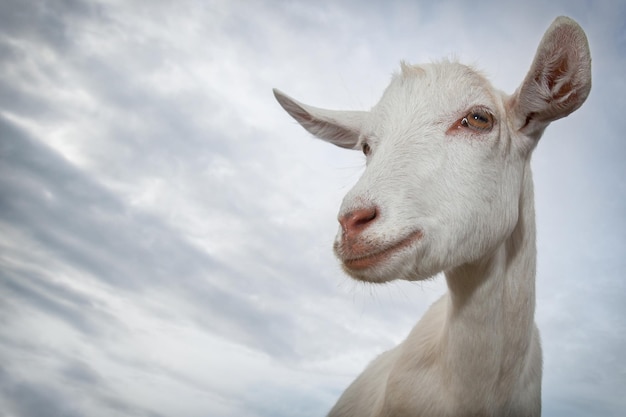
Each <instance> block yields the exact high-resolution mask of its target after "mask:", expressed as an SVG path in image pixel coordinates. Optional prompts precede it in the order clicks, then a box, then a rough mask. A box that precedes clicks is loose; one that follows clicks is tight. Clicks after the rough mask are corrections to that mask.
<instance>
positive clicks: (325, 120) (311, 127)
mask: <svg viewBox="0 0 626 417" xmlns="http://www.w3.org/2000/svg"><path fill="white" fill-rule="evenodd" d="M274 96H275V97H276V100H278V103H280V105H281V106H282V107H283V109H285V111H287V113H289V114H290V115H291V117H293V118H294V119H296V121H297V122H298V123H300V125H301V126H302V127H303V128H305V129H306V130H308V131H309V132H310V133H312V134H313V135H315V136H317V137H318V138H320V139H322V140H325V141H326V142H330V143H332V144H334V145H337V146H340V147H342V148H348V149H356V146H357V143H358V141H359V135H360V133H361V127H362V125H363V121H364V120H365V117H366V116H367V114H368V112H364V111H341V110H326V109H320V108H318V107H313V106H307V105H305V104H302V103H300V102H299V101H297V100H294V99H293V98H291V97H289V96H288V95H287V94H285V93H283V92H281V91H280V90H277V89H274Z"/></svg>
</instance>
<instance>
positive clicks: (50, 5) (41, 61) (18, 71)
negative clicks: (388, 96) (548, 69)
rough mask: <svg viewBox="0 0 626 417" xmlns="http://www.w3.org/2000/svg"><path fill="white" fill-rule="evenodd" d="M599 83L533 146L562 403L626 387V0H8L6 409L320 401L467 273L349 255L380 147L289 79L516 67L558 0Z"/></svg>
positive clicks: (546, 396)
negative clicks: (368, 150)
mask: <svg viewBox="0 0 626 417" xmlns="http://www.w3.org/2000/svg"><path fill="white" fill-rule="evenodd" d="M562 14H564V15H568V16H570V17H572V18H574V19H575V20H577V21H578V22H579V23H580V24H581V26H582V27H583V28H584V29H585V31H586V32H587V35H588V37H589V42H590V46H591V52H592V57H593V88H592V92H591V95H590V97H589V99H588V100H587V102H586V103H585V105H584V106H583V107H582V108H581V109H580V110H579V111H577V112H576V113H574V114H572V115H571V116H570V117H568V118H567V119H564V120H561V121H558V122H556V123H554V124H553V125H552V126H550V127H549V128H548V130H547V131H546V134H545V135H544V137H543V138H542V140H541V143H540V144H539V146H538V148H537V150H536V152H535V155H534V158H533V169H534V174H535V189H536V204H537V226H538V249H539V256H538V261H539V262H538V274H537V289H538V298H537V317H536V319H537V323H538V325H539V327H540V330H541V333H542V339H543V348H544V361H545V363H544V379H543V407H544V414H543V415H545V416H555V417H557V416H589V415H593V416H622V415H624V413H626V397H624V395H623V393H624V392H626V362H625V361H624V359H623V356H624V352H626V314H625V313H626V307H625V306H626V283H625V282H624V276H626V256H625V254H626V224H625V223H626V220H625V218H626V217H625V216H624V214H625V213H626V182H625V181H626V180H625V178H626V165H625V164H624V163H623V157H624V155H626V143H625V141H624V140H623V136H624V135H623V127H622V123H623V119H624V112H625V111H626V81H624V74H625V73H626V26H625V24H624V22H625V21H626V4H625V3H624V2H622V1H599V2H589V1H554V2H542V1H530V2H523V4H522V3H521V2H520V3H519V4H512V5H507V4H504V3H503V2H496V1H485V2H481V1H478V2H420V1H415V2H408V1H391V2H357V1H352V2H324V1H320V2H306V1H302V2H298V1H294V2H280V1H254V2H252V1H249V2H246V1H187V0H185V1H179V2H166V1H150V2H142V1H106V2H105V1H89V2H86V1H81V0H67V1H58V2H52V1H50V2H47V1H46V2H37V1H21V0H15V1H11V0H5V1H3V2H2V3H0V64H1V65H0V294H2V295H1V297H2V301H1V302H0V322H1V323H2V325H1V326H0V410H2V412H1V413H0V415H2V416H5V415H6V416H20V417H31V416H33V417H34V416H37V417H39V416H42V415H46V416H50V417H55V416H117V415H119V416H155V417H156V416H159V417H160V416H182V415H184V416H252V417H254V416H274V417H280V416H292V417H293V416H303V417H304V416H320V415H325V413H326V412H327V411H328V409H329V408H330V407H331V405H332V404H333V403H334V401H336V399H337V397H338V396H339V394H340V393H341V392H342V391H343V389H344V388H345V387H346V386H347V384H348V383H349V382H350V381H351V380H353V379H354V377H355V376H356V375H357V374H358V373H359V372H360V371H361V370H362V369H363V368H364V367H365V365H366V364H367V363H368V362H369V361H370V360H371V359H372V358H374V357H375V356H376V355H377V354H378V353H380V352H382V351H384V350H386V349H389V348H390V347H392V346H394V345H396V344H397V343H399V342H400V341H401V340H403V339H404V337H405V336H406V335H407V333H408V332H409V330H410V329H411V327H412V326H413V324H414V323H415V322H416V321H417V320H418V319H419V317H420V316H421V314H422V313H423V312H424V311H425V309H426V308H427V307H428V306H429V305H430V303H432V302H433V301H434V300H436V299H437V298H439V296H440V295H441V294H442V293H443V292H444V291H445V285H444V283H443V282H442V280H441V279H438V280H433V281H429V282H422V283H392V284H389V285H384V286H368V285H364V284H360V283H355V282H353V281H351V280H350V279H348V278H347V277H346V276H345V275H344V274H343V273H342V272H341V269H340V268H339V266H338V263H337V261H336V260H335V259H334V258H333V255H332V250H331V245H332V239H333V236H334V234H335V232H336V228H337V225H336V212H337V210H338V207H339V204H340V201H341V198H342V197H343V195H344V194H345V193H346V192H347V191H348V190H349V189H350V187H351V186H352V184H354V183H355V182H356V180H357V179H358V177H359V175H360V173H361V172H362V170H363V167H364V160H363V157H362V155H360V154H359V153H353V152H350V151H346V150H342V149H339V148H335V147H332V146H329V145H327V144H325V143H322V142H321V141H316V140H314V139H312V138H311V137H310V136H309V135H308V134H307V133H306V132H305V131H304V130H302V129H301V128H300V127H299V126H297V125H296V124H295V123H294V122H293V121H292V120H291V119H290V118H289V117H288V116H287V115H286V114H285V113H284V112H283V111H282V109H281V108H280V107H279V106H278V104H277V103H276V102H275V101H274V98H273V96H272V93H271V89H272V88H273V87H278V88H280V89H282V90H284V91H286V92H287V93H289V94H291V95H293V96H294V97H297V98H298V99H300V100H302V101H304V102H307V103H310V104H313V105H316V106H320V107H329V108H345V109H367V108H369V107H371V106H372V105H373V104H375V103H376V101H377V100H378V98H379V97H380V95H381V93H382V91H383V89H384V88H385V87H386V85H387V83H388V81H389V79H390V75H391V73H392V72H394V71H396V70H397V69H398V68H399V62H400V60H406V61H408V62H410V63H420V62H429V61H432V60H437V59H440V58H445V57H455V58H458V59H459V60H460V61H462V62H465V63H468V64H472V65H475V66H477V67H478V68H479V69H481V70H482V71H483V72H484V73H485V74H487V76H488V77H489V78H490V79H491V80H492V82H493V84H494V85H495V86H497V87H498V88H501V89H502V90H504V91H506V92H509V93H511V92H513V91H514V90H515V88H516V87H517V86H518V85H519V83H520V82H521V80H522V79H523V77H524V75H525V73H526V71H527V69H528V67H529V66H530V63H531V61H532V58H533V56H534V52H535V49H536V47H537V44H538V42H539V40H540V39H541V36H542V35H543V32H544V31H545V29H546V28H547V27H548V26H549V24H550V22H551V21H552V20H553V19H554V18H555V17H556V16H558V15H562Z"/></svg>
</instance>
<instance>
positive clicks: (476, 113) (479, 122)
mask: <svg viewBox="0 0 626 417" xmlns="http://www.w3.org/2000/svg"><path fill="white" fill-rule="evenodd" d="M461 125H462V126H464V127H468V128H470V129H473V130H477V131H479V132H487V131H489V130H491V128H492V127H493V116H492V115H491V113H489V112H488V111H486V110H483V109H474V110H472V111H470V112H469V113H468V114H467V115H465V117H464V118H462V119H461Z"/></svg>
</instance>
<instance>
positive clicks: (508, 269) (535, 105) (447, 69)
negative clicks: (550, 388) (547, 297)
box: [274, 17, 591, 417]
mask: <svg viewBox="0 0 626 417" xmlns="http://www.w3.org/2000/svg"><path fill="white" fill-rule="evenodd" d="M590 89H591V57H590V51H589V45H588V42H587V38H586V36H585V33H584V31H583V30H582V28H581V27H580V26H579V25H578V24H577V23H576V22H575V21H573V20H572V19H570V18H567V17H558V18H557V19H556V20H555V21H554V22H553V23H552V25H551V26H550V27H549V28H548V30H547V31H546V33H545V35H544V37H543V39H542V41H541V43H540V45H539V47H538V49H537V52H536V55H535V59H534V61H533V63H532V65H531V67H530V71H529V72H528V74H527V76H526V77H525V79H524V80H523V82H522V84H521V85H520V87H519V88H518V89H517V90H516V91H515V93H514V94H513V95H511V96H508V95H506V94H504V93H502V92H500V91H498V90H496V89H494V88H493V87H492V86H491V84H490V83H489V82H488V81H487V80H486V79H485V78H484V77H483V76H482V75H481V74H479V73H478V72H477V71H475V70H474V69H472V68H470V67H468V66H465V65H462V64H460V63H456V62H450V61H442V62H438V63H431V64H426V65H419V66H413V65H408V64H405V63H402V65H401V71H400V72H399V73H398V74H395V75H394V76H393V78H392V81H391V83H390V85H389V86H388V87H387V89H386V90H385V92H384V94H383V96H382V98H381V99H380V101H379V102H378V104H377V105H376V106H374V107H373V108H372V109H371V110H370V111H337V110H325V109H320V108H316V107H312V106H308V105H305V104H302V103H300V102H298V101H296V100H294V99H292V98H290V97H289V96H287V95H285V94H283V93H282V92H280V91H279V90H276V89H275V90H274V95H275V97H276V99H277V100H278V102H279V103H280V105H281V106H282V107H283V108H284V109H285V110H286V111H287V112H288V113H289V114H290V115H291V116H292V117H293V118H294V119H295V120H296V121H297V122H298V123H300V124H301V125H302V126H303V127H304V128H305V129H306V130H308V131H309V132H310V133H312V134H313V135H315V136H317V137H319V138H321V139H323V140H325V141H328V142H330V143H332V144H334V145H337V146H340V147H343V148H349V149H356V150H361V151H362V152H363V153H364V154H365V157H366V168H365V171H364V173H363V175H362V176H361V178H360V179H359V180H358V182H357V184H356V185H355V186H354V187H353V188H352V189H351V190H350V191H349V192H348V194H347V195H346V196H345V198H344V199H343V202H342V204H341V208H340V210H339V215H338V219H339V224H340V227H339V232H338V234H337V237H336V239H335V242H334V251H335V253H336V255H337V257H338V258H339V260H340V261H341V263H342V267H343V269H344V270H345V271H346V272H347V273H348V274H349V275H350V276H352V277H353V278H355V279H357V280H362V281H367V282H373V283H381V282H387V281H391V280H395V279H404V280H424V279H428V278H430V277H433V276H434V275H435V274H437V273H439V272H444V275H445V279H446V283H447V286H448V292H447V293H446V294H445V295H444V296H443V297H442V298H441V299H439V300H438V301H437V302H435V303H434V304H433V305H432V306H431V307H430V308H429V309H428V310H427V312H426V313H425V314H424V316H423V317H422V319H421V320H420V321H419V322H418V323H417V325H416V326H415V327H414V328H413V330H412V331H411V332H410V334H409V335H408V337H407V338H406V340H404V341H403V342H402V343H401V344H400V345H398V346H396V347H395V348H393V349H391V350H389V351H387V352H384V353H383V354H381V355H380V356H378V357H377V358H376V359H374V360H373V361H372V362H371V363H370V364H369V365H368V366H367V368H366V369H365V371H363V373H362V374H361V375H360V376H359V377H358V378H357V379H356V380H355V381H354V382H353V383H352V384H351V385H350V386H349V387H348V388H347V389H346V391H345V392H344V393H343V394H342V396H341V397H340V399H339V400H338V402H337V403H336V405H335V406H334V407H333V408H332V410H331V411H330V413H329V414H328V416H329V417H379V416H393V417H400V416H422V417H424V416H433V417H445V416H481V417H482V416H485V417H486V416H493V417H496V416H497V417H503V416H508V417H517V416H539V415H540V414H541V375H542V353H541V345H540V339H539V331H538V329H537V326H536V324H535V321H534V313H535V269H536V243H535V218H534V196H533V182H532V175H531V169H530V157H531V153H532V151H533V150H534V148H535V146H536V145H537V142H538V140H539V139H540V137H541V136H542V134H543V132H544V130H545V128H546V127H547V126H548V124H550V123H551V122H552V121H554V120H557V119H560V118H562V117H565V116H567V115H569V114H570V113H572V112H573V111H575V110H576V109H578V108H579V107H580V106H581V105H582V104H583V102H584V101H585V100H586V98H587V96H588V95H589V91H590Z"/></svg>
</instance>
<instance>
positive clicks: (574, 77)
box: [509, 16, 591, 139]
mask: <svg viewBox="0 0 626 417" xmlns="http://www.w3.org/2000/svg"><path fill="white" fill-rule="evenodd" d="M590 90H591V54H590V52H589V44H588V42H587V37H586V36H585V32H584V31H583V30H582V28H581V27H580V26H579V25H578V23H576V22H575V21H573V20H572V19H570V18H568V17H564V16H561V17H558V18H556V20H555V21H554V22H553V23H552V25H551V26H550V27H549V28H548V30H547V31H546V33H545V35H544V36H543V39H542V40H541V43H540V44H539V48H538V49H537V53H536V55H535V60H534V61H533V64H532V66H531V67H530V71H529V72H528V75H526V78H525V79H524V82H523V83H522V85H521V86H520V87H519V88H518V89H517V91H516V92H515V94H514V95H513V96H512V97H511V99H510V101H509V108H510V110H511V111H512V114H513V117H514V120H513V123H514V126H515V129H516V130H519V131H520V132H521V133H523V134H525V135H526V136H529V137H531V138H533V139H539V138H540V137H541V135H542V134H543V131H544V129H545V128H546V126H548V124H550V122H552V121H554V120H557V119H560V118H562V117H565V116H567V115H568V114H570V113H572V112H573V111H574V110H576V109H578V108H579V107H580V106H581V105H582V104H583V103H584V102H585V100H586V99H587V96H588V95H589V91H590Z"/></svg>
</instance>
